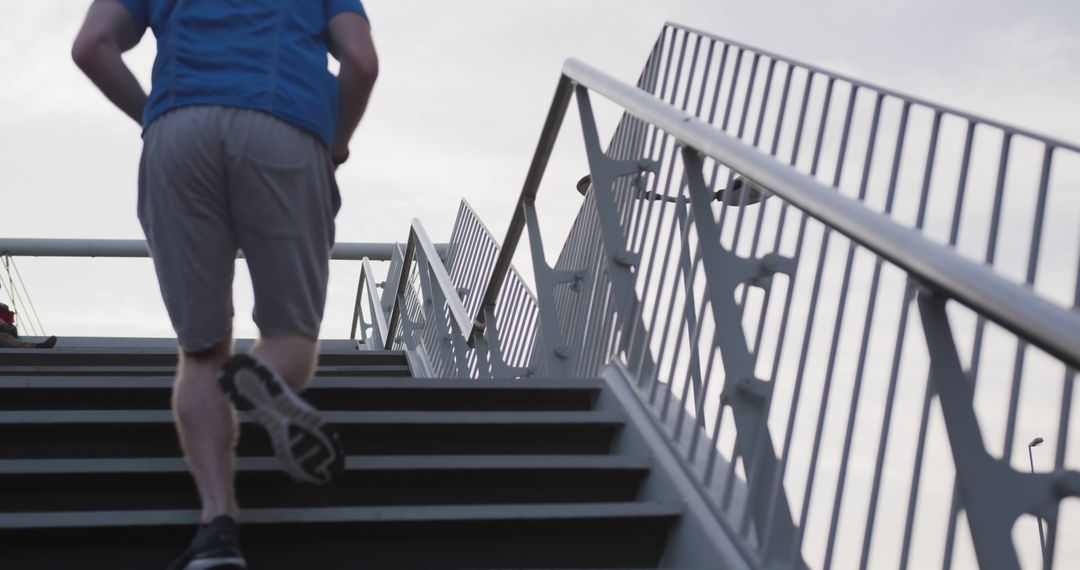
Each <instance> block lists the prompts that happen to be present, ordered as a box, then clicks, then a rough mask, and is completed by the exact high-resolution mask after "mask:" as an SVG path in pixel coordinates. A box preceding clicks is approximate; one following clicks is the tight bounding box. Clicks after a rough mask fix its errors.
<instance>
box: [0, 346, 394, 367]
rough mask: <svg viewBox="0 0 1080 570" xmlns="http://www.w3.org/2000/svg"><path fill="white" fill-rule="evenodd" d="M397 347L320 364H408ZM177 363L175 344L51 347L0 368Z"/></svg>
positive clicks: (7, 357)
mask: <svg viewBox="0 0 1080 570" xmlns="http://www.w3.org/2000/svg"><path fill="white" fill-rule="evenodd" d="M407 365H408V363H407V360H406V358H405V353H404V352H402V351H399V350H359V349H350V350H340V349H338V350H326V349H323V350H321V351H320V352H319V366H330V367H336V366H407ZM82 366H90V367H113V368H118V367H124V368H126V367H166V368H175V367H176V348H175V347H171V348H162V347H150V348H59V347H57V348H54V349H52V350H35V349H17V350H10V349H9V350H5V351H4V358H3V364H2V365H0V370H5V371H7V370H9V367H56V368H71V367H82Z"/></svg>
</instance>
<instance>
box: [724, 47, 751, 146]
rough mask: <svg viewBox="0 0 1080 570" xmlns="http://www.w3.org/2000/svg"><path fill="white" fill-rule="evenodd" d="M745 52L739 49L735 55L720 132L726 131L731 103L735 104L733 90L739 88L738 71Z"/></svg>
mask: <svg viewBox="0 0 1080 570" xmlns="http://www.w3.org/2000/svg"><path fill="white" fill-rule="evenodd" d="M744 53H745V50H744V49H743V48H739V52H738V53H737V54H735V70H734V72H733V73H732V74H731V89H730V90H729V91H728V96H727V104H726V105H725V106H724V119H723V121H721V122H720V130H722V131H726V130H727V126H728V119H730V118H731V107H732V103H734V102H735V90H736V89H737V88H738V87H739V70H740V68H742V60H743V54H744Z"/></svg>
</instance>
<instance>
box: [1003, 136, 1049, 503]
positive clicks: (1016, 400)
mask: <svg viewBox="0 0 1080 570" xmlns="http://www.w3.org/2000/svg"><path fill="white" fill-rule="evenodd" d="M1053 159H1054V147H1053V146H1051V145H1049V144H1048V145H1046V146H1045V147H1044V148H1043V161H1042V171H1041V174H1040V176H1039V192H1038V195H1037V196H1038V197H1037V198H1036V203H1035V219H1034V220H1033V221H1032V228H1031V246H1030V249H1029V250H1028V265H1027V274H1026V275H1025V277H1024V282H1025V283H1027V284H1028V285H1031V286H1034V284H1035V274H1036V271H1037V270H1038V266H1039V247H1040V246H1041V245H1042V229H1043V221H1044V220H1045V218H1046V194H1047V189H1048V187H1049V185H1050V168H1051V164H1052V162H1053ZM1027 346H1028V343H1027V342H1025V341H1024V340H1023V339H1021V338H1017V339H1016V354H1015V356H1014V357H1013V378H1012V390H1011V392H1010V393H1009V414H1008V420H1007V421H1006V422H1005V447H1004V458H1005V461H1009V460H1010V458H1011V457H1012V448H1013V440H1014V439H1015V437H1016V415H1017V412H1018V410H1019V405H1020V388H1021V384H1022V383H1023V375H1024V357H1025V356H1026V354H1027ZM1040 524H1041V523H1040Z"/></svg>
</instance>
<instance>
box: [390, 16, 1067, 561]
mask: <svg viewBox="0 0 1080 570" xmlns="http://www.w3.org/2000/svg"><path fill="white" fill-rule="evenodd" d="M590 93H596V94H599V95H602V96H603V97H604V98H606V99H608V100H609V101H611V102H613V103H614V104H615V105H616V106H617V107H618V108H620V109H622V110H623V111H624V112H625V114H624V117H623V119H622V121H621V122H620V124H619V126H618V128H617V129H616V131H615V134H614V136H613V137H612V139H611V143H610V144H609V145H608V146H607V148H606V150H605V149H604V148H603V147H602V146H601V144H600V137H599V133H598V132H597V127H596V121H595V119H594V117H593V108H592V105H593V103H592V101H591V100H590ZM575 97H576V103H577V109H578V112H579V115H580V122H581V126H582V129H583V132H584V134H585V147H586V151H587V158H588V162H589V169H590V177H591V186H590V189H589V191H588V192H587V195H586V197H585V201H584V204H583V206H582V208H581V210H580V212H579V214H578V217H577V219H576V221H575V222H574V225H573V226H572V228H571V230H570V232H569V234H568V236H567V239H566V243H565V245H564V246H563V248H562V251H561V253H560V255H559V258H558V262H557V263H556V264H555V266H554V267H550V266H548V265H547V264H546V262H545V261H544V260H545V259H546V257H545V255H544V250H543V247H542V245H541V242H540V240H539V239H538V238H539V234H540V230H539V228H540V226H539V223H540V220H539V215H538V213H537V209H536V207H535V203H536V196H537V193H538V191H539V190H540V188H541V186H542V184H541V181H542V178H543V174H544V171H545V169H546V166H547V162H548V160H549V157H550V155H551V153H552V149H553V147H554V142H555V138H556V135H557V133H558V131H559V128H560V126H561V125H562V123H563V120H564V118H565V114H566V111H567V110H568V108H569V106H570V103H571V100H572V99H574V98H575ZM995 137H996V139H997V140H996V141H994V139H995ZM987 139H990V140H991V141H992V143H996V144H991V143H986V142H985V141H986V140H987ZM990 147H992V148H990ZM988 148H989V151H988ZM1077 151H1078V149H1077V147H1076V146H1075V145H1070V144H1067V143H1063V142H1060V141H1055V140H1052V139H1049V138H1047V137H1043V136H1041V135H1037V134H1034V133H1030V132H1027V131H1024V130H1022V129H1017V128H1014V127H1009V126H1007V125H1003V124H1000V123H997V122H994V121H989V120H985V119H982V118H979V117H975V116H973V115H970V114H967V113H962V112H959V111H956V110H954V109H949V108H945V107H941V106H936V105H934V104H932V103H928V102H926V101H923V100H919V99H914V98H910V97H906V96H904V95H902V94H899V93H897V92H895V91H891V90H887V89H883V88H880V87H877V86H873V85H869V84H865V83H861V82H858V81H856V80H853V79H851V78H847V77H843V76H840V75H836V74H831V73H829V72H827V71H824V70H822V69H819V68H815V67H812V66H807V65H805V64H801V63H799V62H795V61H792V60H787V59H784V58H781V57H779V56H776V55H775V54H769V53H767V52H761V51H758V50H754V49H753V48H750V47H748V46H745V45H742V44H737V43H735V42H730V41H727V40H723V39H721V38H716V37H713V36H709V35H707V34H704V33H701V32H698V31H696V30H692V29H689V28H683V27H679V26H667V27H665V30H664V32H663V34H662V35H661V37H660V39H659V40H658V42H657V44H656V47H655V48H654V50H653V53H652V54H651V55H650V58H649V62H648V64H647V65H646V68H645V70H644V72H643V73H642V76H641V78H640V80H639V82H638V85H637V87H636V88H635V87H631V86H628V85H625V84H623V83H621V82H619V81H617V80H615V79H613V78H611V77H609V76H606V75H604V74H603V73H601V72H599V71H597V70H595V69H592V68H590V67H588V66H586V65H584V64H582V63H580V62H576V61H573V60H571V61H568V62H567V64H566V66H565V67H564V74H563V77H562V78H561V79H560V82H559V85H558V87H557V89H556V95H555V98H554V102H553V104H552V108H551V111H550V113H549V116H548V119H547V122H546V124H545V126H544V130H543V133H542V135H541V140H540V143H539V145H538V148H537V152H536V155H535V158H534V161H533V164H532V167H531V168H530V171H529V173H528V175H527V177H526V182H525V186H524V188H523V191H522V193H521V197H520V198H519V202H518V205H517V207H516V208H515V212H514V216H513V218H512V220H511V224H510V227H509V230H508V232H507V236H506V238H505V239H504V240H503V242H502V247H501V248H500V249H499V250H498V254H497V257H494V255H495V254H494V252H493V250H492V248H491V247H490V245H491V239H490V235H489V234H488V233H487V232H486V230H484V231H477V230H476V229H475V228H477V227H480V228H482V226H481V225H479V223H478V222H477V221H475V218H474V217H470V216H472V214H471V211H468V209H467V207H464V206H463V209H462V212H466V213H467V216H465V218H464V219H463V218H462V214H460V213H459V224H458V226H459V227H461V228H468V227H472V228H474V229H473V230H471V232H470V230H465V229H462V230H460V231H458V230H456V231H455V235H456V236H457V237H456V238H455V239H454V240H452V244H451V252H450V255H449V256H448V258H447V262H446V264H445V265H444V264H443V262H442V261H441V260H439V259H437V258H435V257H433V256H423V259H421V257H420V256H419V255H418V256H417V258H416V260H415V262H413V263H405V264H404V265H403V267H404V271H405V273H403V275H406V276H407V278H405V279H402V280H401V281H400V282H399V283H400V287H399V291H400V294H399V295H398V296H397V299H396V305H395V307H398V306H400V307H398V308H395V309H394V310H393V311H391V313H390V322H391V324H390V325H389V327H390V329H391V330H394V331H399V332H395V333H394V334H391V335H390V337H388V338H386V341H387V343H388V345H390V344H393V345H394V346H402V347H404V348H406V349H407V350H410V351H421V352H423V353H424V354H425V358H426V359H427V360H428V361H429V362H430V363H431V368H432V371H433V372H435V371H437V373H438V374H440V375H456V376H473V377H479V378H485V377H506V376H521V375H527V374H532V375H537V374H539V375H550V376H561V377H586V376H597V375H600V374H604V375H605V376H607V377H609V378H615V379H618V378H622V379H625V380H626V381H628V382H629V383H630V384H631V388H632V390H633V391H634V392H635V393H636V394H637V397H638V399H639V400H640V402H641V404H642V405H643V406H644V407H645V408H647V409H648V410H649V413H650V414H651V418H652V420H651V421H652V422H654V423H655V425H656V426H657V428H658V429H660V430H661V431H662V432H663V433H664V434H665V437H666V441H667V443H668V445H669V446H670V447H671V449H672V450H674V452H675V454H676V455H677V456H678V457H680V458H681V461H682V467H683V469H685V471H686V472H687V473H689V474H690V476H691V477H692V478H693V480H694V482H695V483H694V485H695V487H694V488H695V492H696V493H697V494H698V497H697V499H700V500H701V501H702V502H703V503H704V504H705V505H707V507H708V509H709V512H710V513H711V514H712V515H713V516H714V517H715V519H716V522H717V524H719V525H720V526H721V527H723V528H724V529H726V532H727V533H728V534H729V535H730V539H731V540H732V544H733V549H732V550H731V551H730V555H731V560H730V562H732V563H736V562H737V563H742V564H746V565H749V566H753V567H767V566H769V567H771V566H792V567H801V566H809V567H815V568H817V567H823V568H829V567H844V568H847V567H880V566H889V567H891V566H895V565H897V564H899V565H900V566H901V567H929V566H933V567H939V566H940V567H954V566H958V567H967V566H973V565H975V564H978V565H981V566H983V567H1006V568H1007V567H1018V566H1019V565H1020V564H1021V563H1024V564H1025V565H1031V564H1034V565H1044V566H1045V567H1051V566H1053V565H1054V562H1055V561H1056V562H1057V563H1058V566H1063V567H1068V566H1069V563H1068V561H1069V560H1075V559H1077V558H1078V557H1080V552H1077V551H1076V548H1078V546H1077V545H1076V544H1074V542H1075V541H1064V542H1059V541H1058V540H1057V537H1058V536H1069V535H1071V534H1075V533H1076V532H1078V531H1080V520H1074V519H1070V518H1069V517H1068V511H1062V510H1061V506H1062V501H1063V500H1064V499H1066V498H1069V497H1077V496H1080V474H1078V473H1077V471H1076V470H1075V469H1076V467H1077V466H1076V464H1075V461H1076V459H1075V458H1076V457H1080V454H1077V452H1076V450H1077V449H1078V447H1077V444H1076V443H1075V442H1070V441H1069V440H1068V436H1069V433H1070V430H1072V431H1075V430H1076V429H1077V427H1076V425H1075V424H1076V423H1077V421H1078V420H1077V419H1076V414H1073V413H1072V412H1073V408H1074V407H1075V404H1074V402H1073V396H1072V392H1073V386H1074V384H1075V377H1076V375H1075V370H1076V367H1077V366H1078V365H1080V316H1078V314H1077V312H1076V310H1075V307H1076V305H1077V304H1078V303H1080V284H1078V283H1077V279H1078V277H1080V268H1078V265H1080V264H1078V262H1077V260H1078V259H1080V250H1078V248H1077V247H1076V246H1077V239H1076V238H1077V235H1076V230H1075V228H1076V227H1077V226H1078V225H1080V224H1077V222H1078V221H1080V201H1077V200H1075V196H1076V186H1075V185H1074V184H1075V183H1076V181H1077V180H1080V176H1077V172H1078V170H1080V161H1077V160H1075V159H1076V158H1077V156H1078V154H1080V153H1078V152H1077ZM883 156H884V157H885V158H884V159H883V158H882V157H883ZM852 157H859V158H861V164H859V165H858V168H853V167H852V165H851V163H852V162H853V158H852ZM986 172H989V173H991V174H990V175H989V176H984V174H986ZM1021 172H1029V173H1032V174H1033V175H1032V176H1030V177H1027V178H1020V179H1017V178H1014V177H1015V175H1016V173H1021ZM909 188H910V189H911V191H908V189H909ZM729 189H730V190H729ZM1007 204H1008V205H1010V207H1011V208H1013V210H1010V208H1007V207H1006V205H1007ZM1054 205H1056V206H1057V207H1053V206H1054ZM1011 211H1019V212H1021V214H1022V215H1013V214H1010V212H1011ZM463 224H464V225H463ZM470 224H471V225H470ZM972 228H974V229H972ZM526 231H528V232H529V236H530V251H529V253H530V258H531V262H532V264H533V270H534V274H535V280H536V284H537V293H538V295H537V296H536V297H533V296H532V295H531V294H528V291H527V290H525V289H524V286H523V285H522V284H521V280H520V277H519V276H517V275H516V273H515V272H513V271H512V268H511V265H510V260H511V259H512V257H513V256H514V254H515V252H516V247H517V243H518V240H519V239H520V237H521V235H522V234H523V233H524V232H526ZM1057 232H1065V233H1064V234H1061V235H1064V236H1065V237H1066V238H1067V239H1066V240H1065V241H1062V240H1061V239H1058V238H1059V237H1060V236H1059V235H1058V233H1057ZM466 236H481V238H482V239H479V240H477V239H476V238H475V237H474V238H468V237H466ZM1045 236H1053V237H1054V238H1055V239H1054V243H1055V246H1056V247H1055V248H1053V249H1054V251H1052V252H1051V253H1047V251H1046V250H1045V249H1043V248H1041V247H1040V246H1041V244H1042V242H1043V241H1044V238H1045ZM1009 238H1013V239H1014V240H1015V241H1022V243H1021V244H1020V246H1019V247H1016V244H1015V243H1012V242H1009V241H1007V240H1008V239H1009ZM1019 238H1022V240H1021V239H1019ZM455 240H456V241H455ZM455 243H456V244H464V243H468V244H471V245H470V246H469V247H471V248H473V249H471V250H469V251H468V252H458V253H457V254H455V253H454V251H453V248H454V247H455V245H454V244H455ZM999 243H1000V244H1004V245H1005V246H1006V247H1002V248H1001V249H1000V251H1001V255H997V253H996V252H998V251H999V249H998V245H999ZM477 244H482V245H477ZM422 249H423V248H418V249H417V251H422ZM493 257H494V261H492V259H493ZM1048 260H1049V261H1048ZM1040 261H1042V263H1040ZM1016 268H1019V269H1020V270H1019V271H1017V270H1016ZM1040 268H1042V271H1041V272H1040V271H1039V269H1040ZM442 274H445V276H447V277H450V278H449V279H446V278H441V277H440V275H442ZM451 276H453V277H451ZM484 283H486V284H487V286H486V288H485V289H484V294H483V296H482V299H478V296H477V292H478V291H480V290H481V289H480V287H479V286H480V285H481V284H484ZM508 283H510V284H511V285H510V286H509V288H508V286H507V284H508ZM511 299H512V300H511ZM478 301H479V302H478ZM462 309H464V310H462ZM398 321H400V323H398ZM508 339H509V341H510V342H509V344H511V345H513V346H514V347H515V350H518V352H512V354H514V355H517V357H520V355H521V354H528V355H529V356H528V359H527V360H526V361H521V360H504V359H500V358H498V356H500V355H503V354H507V353H506V352H505V351H502V350H500V348H501V345H506V344H507V340H508ZM521 347H524V348H523V349H522V348H521ZM493 355H495V357H493ZM1010 356H1011V358H1010ZM493 363H494V364H493ZM611 367H614V369H615V371H616V372H612V368H611ZM1053 378H1057V379H1060V382H1055V381H1052V380H1050V379H1053ZM1025 380H1027V382H1026V385H1028V386H1032V385H1037V386H1038V388H1037V391H1036V392H1031V391H1030V390H1027V391H1025ZM1048 383H1049V384H1048ZM1048 386H1049V387H1050V388H1052V389H1053V390H1054V392H1053V393H1052V394H1050V393H1048V392H1049V391H1048V390H1046V389H1045V388H1046V387H1048ZM1022 394H1027V395H1028V397H1027V399H1026V400H1024V401H1022V399H1021V395H1022ZM1032 394H1034V395H1032ZM988 401H989V402H991V403H992V404H994V405H991V406H988V405H987V404H986V402H988ZM1020 434H1030V435H1036V434H1038V435H1040V437H1042V436H1045V439H1047V440H1049V441H1051V442H1052V443H1053V445H1054V446H1055V447H1056V449H1057V452H1056V458H1055V460H1054V467H1053V469H1052V471H1050V472H1047V471H1046V470H1043V472H1041V473H1025V471H1027V469H1026V468H1027V461H1025V460H1026V459H1027V457H1025V455H1026V454H1024V453H1023V451H1025V450H1024V449H1023V448H1018V447H1017V446H1016V445H1015V441H1016V440H1017V438H1018V436H1019V435H1020ZM1002 435H1003V437H1002V440H998V439H997V438H998V437H999V436H1002ZM998 441H1001V442H1002V443H1001V444H999V443H998ZM1032 445H1034V441H1033V444H1032ZM1030 450H1031V446H1029V447H1028V448H1027V451H1030ZM1070 458H1072V459H1070ZM1069 461H1073V463H1069ZM1032 471H1034V461H1032ZM1031 515H1037V516H1038V517H1040V518H1042V519H1044V520H1045V522H1046V524H1047V525H1048V530H1049V533H1048V534H1047V538H1048V539H1047V544H1046V546H1045V547H1042V546H1041V545H1040V544H1039V543H1038V542H1037V541H1035V540H1034V539H1035V537H1036V533H1035V531H1036V519H1035V518H1034V517H1032V516H1031ZM1024 517H1026V518H1024ZM1021 520H1023V521H1029V522H1024V524H1023V525H1017V522H1018V521H1021ZM1028 525H1030V526H1028ZM1039 530H1040V532H1041V528H1040V529H1039ZM1043 556H1045V562H1044V561H1043V560H1042V557H1043Z"/></svg>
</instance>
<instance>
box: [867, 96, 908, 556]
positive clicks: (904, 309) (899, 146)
mask: <svg viewBox="0 0 1080 570" xmlns="http://www.w3.org/2000/svg"><path fill="white" fill-rule="evenodd" d="M910 112H911V103H909V102H907V101H904V106H903V110H902V111H901V114H900V128H899V130H898V132H897V137H896V150H895V152H894V153H893V161H892V174H891V175H890V177H889V190H888V197H887V198H886V200H885V213H886V214H888V213H890V212H892V207H893V203H894V199H895V197H896V185H897V184H896V183H897V179H898V178H899V174H900V163H901V161H902V158H903V154H904V142H905V138H906V135H907V125H908V117H909V116H910ZM911 298H912V292H911V288H910V287H908V288H907V289H905V291H904V299H903V302H902V304H901V311H900V324H899V326H898V330H897V333H896V345H895V348H894V350H893V364H892V372H891V373H890V375H889V389H888V395H887V396H886V397H885V413H884V414H883V415H882V421H881V436H880V438H879V440H878V455H877V462H876V464H875V468H874V482H873V485H872V486H871V490H870V503H869V506H868V508H867V511H866V512H867V515H866V517H867V521H866V531H865V533H864V534H863V546H862V555H861V558H860V562H859V568H866V564H867V562H868V560H869V557H870V543H871V538H872V537H873V533H874V515H875V514H877V501H878V494H879V492H880V491H881V475H882V467H883V465H884V463H885V448H886V446H887V445H888V442H889V428H890V425H891V423H892V411H893V404H894V400H895V397H896V382H897V378H898V376H899V374H900V360H901V355H902V352H903V348H904V336H905V335H906V333H907V321H908V313H909V312H910V304H911Z"/></svg>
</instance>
